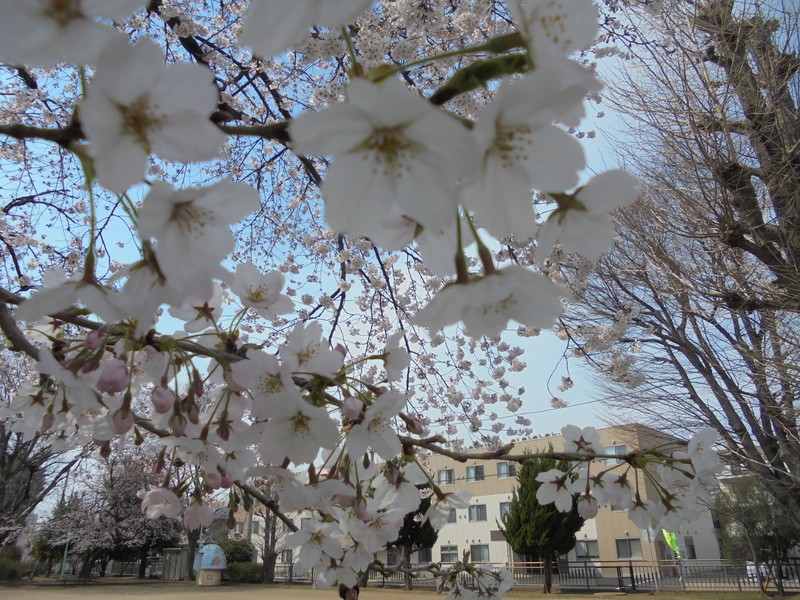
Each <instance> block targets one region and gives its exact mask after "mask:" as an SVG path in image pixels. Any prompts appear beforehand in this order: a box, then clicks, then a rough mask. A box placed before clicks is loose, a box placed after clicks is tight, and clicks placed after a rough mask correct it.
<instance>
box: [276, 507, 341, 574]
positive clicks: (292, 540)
mask: <svg viewBox="0 0 800 600" xmlns="http://www.w3.org/2000/svg"><path fill="white" fill-rule="evenodd" d="M341 539H342V533H341V531H339V529H338V528H337V527H336V524H334V523H323V522H321V521H317V520H309V521H305V522H304V523H303V528H302V529H301V530H300V531H296V532H294V533H291V534H289V535H288V536H286V542H285V543H286V546H287V547H289V548H298V552H297V563H296V564H297V565H299V567H300V568H301V569H302V571H301V572H303V573H305V572H306V571H310V570H311V569H314V568H315V567H317V565H320V566H323V568H324V566H325V565H324V563H323V559H324V558H325V557H328V558H333V559H338V558H341V557H342V546H341V543H340V541H341Z"/></svg>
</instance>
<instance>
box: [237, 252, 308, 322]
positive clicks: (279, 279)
mask: <svg viewBox="0 0 800 600" xmlns="http://www.w3.org/2000/svg"><path fill="white" fill-rule="evenodd" d="M229 284H230V286H231V291H232V292H233V293H234V294H236V295H237V296H239V300H241V302H242V304H243V305H244V306H248V307H251V308H253V309H254V310H255V311H256V312H257V313H258V314H259V315H260V316H261V317H262V318H264V319H266V320H267V321H274V320H275V319H276V318H277V315H283V314H286V313H290V312H292V311H293V310H294V302H292V299H291V298H289V296H287V295H286V294H282V293H281V291H282V290H283V287H284V285H285V284H286V278H285V277H284V276H283V273H281V272H280V271H271V272H269V273H261V271H259V270H258V268H257V267H256V266H255V265H254V264H253V263H252V262H246V263H240V264H238V265H237V266H236V274H235V275H234V276H233V277H231V278H230V281H229Z"/></svg>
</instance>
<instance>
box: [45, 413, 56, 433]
mask: <svg viewBox="0 0 800 600" xmlns="http://www.w3.org/2000/svg"><path fill="white" fill-rule="evenodd" d="M55 422H56V416H55V415H54V414H53V413H51V412H49V413H47V414H46V415H45V416H44V417H42V431H49V430H50V428H51V427H52V426H53V424H54V423H55Z"/></svg>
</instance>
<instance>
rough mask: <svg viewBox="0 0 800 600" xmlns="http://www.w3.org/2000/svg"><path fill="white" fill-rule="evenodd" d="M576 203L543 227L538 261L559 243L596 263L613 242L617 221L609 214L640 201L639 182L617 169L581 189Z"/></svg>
mask: <svg viewBox="0 0 800 600" xmlns="http://www.w3.org/2000/svg"><path fill="white" fill-rule="evenodd" d="M572 198H573V199H574V201H573V202H572V203H571V204H570V203H569V202H566V203H565V205H564V206H563V207H559V208H558V209H556V210H555V211H553V212H552V213H551V214H550V216H549V218H548V219H547V221H546V222H545V223H544V225H542V228H541V231H540V232H539V236H538V238H537V241H538V242H539V249H538V250H537V253H538V254H539V262H540V263H543V262H544V261H545V259H546V258H547V257H548V256H549V255H550V251H551V250H552V249H553V246H555V244H556V242H558V243H559V244H560V245H561V248H562V249H563V250H564V251H566V252H575V253H577V254H580V255H581V256H582V257H583V258H585V259H587V260H590V261H596V260H597V259H598V258H600V255H601V254H603V252H605V251H606V250H608V248H609V246H610V245H611V242H612V241H613V239H614V222H613V221H612V219H611V216H610V214H609V213H610V212H611V211H613V210H614V209H617V208H621V207H623V206H628V205H629V204H632V203H634V202H636V200H637V199H638V198H639V180H638V179H636V178H635V177H633V176H632V175H629V174H628V173H626V172H625V171H620V170H618V169H614V170H611V171H606V172H605V173H600V175H596V176H595V177H592V179H590V180H589V182H588V183H587V184H586V185H585V186H583V187H581V188H579V189H578V190H577V191H576V192H575V194H574V195H573V196H572Z"/></svg>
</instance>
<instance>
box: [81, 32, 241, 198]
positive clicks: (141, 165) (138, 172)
mask: <svg viewBox="0 0 800 600" xmlns="http://www.w3.org/2000/svg"><path fill="white" fill-rule="evenodd" d="M213 77H214V76H213V73H212V72H211V71H210V70H208V69H206V68H203V67H201V66H200V65H193V64H189V63H180V64H176V65H170V66H166V65H164V57H163V50H162V48H161V47H160V46H158V44H156V43H155V42H154V41H152V40H150V39H149V38H145V39H142V40H141V41H139V42H138V43H137V44H136V45H134V46H131V45H130V44H129V43H128V39H127V37H126V36H120V37H119V38H117V37H116V36H115V38H114V39H113V40H112V41H111V42H110V43H109V44H108V45H107V46H106V47H105V49H104V51H103V53H102V54H101V55H100V57H99V58H98V60H97V71H96V73H95V76H94V77H93V78H92V80H91V82H90V83H89V86H88V89H87V92H86V98H85V100H84V101H83V103H82V104H81V107H80V116H81V126H82V127H83V129H84V131H85V132H86V136H87V137H88V138H89V146H88V152H89V155H90V156H91V157H92V158H93V159H94V168H95V172H96V174H97V181H98V182H99V183H100V185H102V186H103V187H104V188H106V189H107V190H109V191H112V192H115V193H122V192H124V191H125V190H127V189H128V188H129V187H131V186H133V185H135V184H137V183H139V182H141V181H142V179H143V178H144V175H145V172H146V171H147V166H148V156H149V155H150V152H154V153H156V154H157V155H158V156H160V157H161V158H163V159H166V160H176V161H180V162H195V161H207V160H211V159H212V158H215V157H216V156H217V153H218V151H219V148H220V146H222V144H223V143H224V142H225V139H226V137H225V134H223V133H222V132H221V131H220V130H219V129H217V127H216V126H215V125H214V124H213V123H212V122H211V121H210V120H209V116H210V115H211V113H212V111H213V110H214V107H215V106H216V103H217V90H216V88H215V86H214V84H213ZM226 208H227V207H226Z"/></svg>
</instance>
